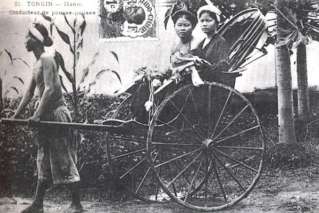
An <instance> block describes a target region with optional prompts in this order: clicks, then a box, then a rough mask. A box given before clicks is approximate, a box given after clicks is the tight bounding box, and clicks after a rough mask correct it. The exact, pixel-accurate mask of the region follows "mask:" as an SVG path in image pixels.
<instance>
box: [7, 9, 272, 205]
mask: <svg viewBox="0 0 319 213" xmlns="http://www.w3.org/2000/svg"><path fill="white" fill-rule="evenodd" d="M218 33H220V34H221V35H222V36H223V37H225V38H226V40H227V41H229V42H230V43H231V44H232V45H231V49H230V51H229V53H230V54H229V62H230V64H231V68H230V69H229V70H228V72H225V73H224V74H225V75H228V74H230V75H233V74H238V73H241V72H242V71H243V70H244V68H245V66H247V65H248V64H249V63H251V62H252V61H254V60H256V59H258V58H259V57H261V56H263V55H265V54H266V51H265V42H266V40H267V37H268V35H267V25H266V22H265V18H264V16H263V15H262V14H261V12H260V11H259V10H258V9H255V8H253V9H248V10H245V11H242V12H240V13H239V14H237V15H236V16H234V17H232V18H231V19H230V20H229V21H227V23H226V24H224V25H223V26H222V27H221V28H220V29H219V30H218ZM173 83H174V81H173V80H170V81H168V83H166V84H165V85H164V86H162V87H161V88H160V89H161V90H165V87H168V86H169V85H171V84H173ZM156 93H157V92H156V91H153V92H152V95H154V96H156ZM153 98H154V97H153ZM131 103H132V96H131V95H128V97H127V98H126V99H124V101H123V102H122V103H121V104H120V105H119V106H118V107H117V108H116V110H115V111H114V113H113V114H112V116H111V118H110V119H107V120H106V121H104V122H103V123H101V124H79V123H58V122H45V121H41V122H39V123H34V124H33V125H34V126H46V125H47V126H63V127H69V128H79V129H85V130H97V131H107V137H106V142H105V146H106V155H107V158H108V163H109V165H110V170H111V173H112V174H113V175H114V177H115V178H117V179H118V181H117V182H118V183H119V184H122V185H123V187H125V188H126V189H127V191H128V192H129V193H130V194H132V195H134V196H135V197H136V198H138V199H141V200H143V201H147V202H167V201H170V200H172V201H174V202H176V203H178V204H180V205H182V206H184V207H187V208H190V209H193V210H202V211H214V210H222V209H225V208H228V207H230V206H233V205H235V204H236V203H238V202H239V201H240V200H242V199H243V198H245V197H247V196H248V195H249V193H250V192H251V191H252V189H253V188H254V186H255V185H256V183H257V182H258V180H259V178H260V175H261V172H262V169H263V161H264V153H265V142H264V135H263V132H262V127H261V124H260V120H259V118H258V115H257V112H256V111H255V109H254V107H253V105H252V104H251V103H250V101H249V100H248V99H247V98H246V97H245V96H244V95H243V94H241V93H240V92H238V91H237V90H235V89H234V88H232V87H229V86H226V85H224V84H221V83H217V82H205V83H204V84H202V85H200V86H194V85H192V84H187V85H183V86H181V87H179V88H178V89H176V90H175V91H173V92H171V93H170V94H167V95H165V97H164V98H163V99H162V100H161V101H160V103H158V105H156V106H154V107H153V108H152V110H151V111H150V115H149V118H148V121H147V122H146V123H141V122H137V121H135V120H133V119H132V118H133V116H134V115H133V114H132V112H131V110H130V109H131V108H130V105H131ZM2 123H5V124H22V125H26V124H27V121H25V120H10V119H3V120H2Z"/></svg>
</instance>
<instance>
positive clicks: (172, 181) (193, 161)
mask: <svg viewBox="0 0 319 213" xmlns="http://www.w3.org/2000/svg"><path fill="white" fill-rule="evenodd" d="M201 155H202V152H200V153H199V154H198V155H197V156H196V157H195V158H194V159H193V160H192V161H191V162H190V163H189V164H188V165H187V166H186V167H185V168H184V169H182V171H180V172H179V173H178V174H177V175H176V176H175V177H174V178H173V180H171V181H170V182H169V183H168V184H167V187H169V186H170V185H171V184H172V183H174V182H175V181H176V180H177V179H178V178H179V177H180V176H181V175H182V174H184V172H186V170H187V169H188V168H189V167H190V166H191V165H192V164H193V163H195V161H196V160H197V159H198V158H199V157H200V156H201Z"/></svg>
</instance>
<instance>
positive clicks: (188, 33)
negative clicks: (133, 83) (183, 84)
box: [131, 9, 197, 123]
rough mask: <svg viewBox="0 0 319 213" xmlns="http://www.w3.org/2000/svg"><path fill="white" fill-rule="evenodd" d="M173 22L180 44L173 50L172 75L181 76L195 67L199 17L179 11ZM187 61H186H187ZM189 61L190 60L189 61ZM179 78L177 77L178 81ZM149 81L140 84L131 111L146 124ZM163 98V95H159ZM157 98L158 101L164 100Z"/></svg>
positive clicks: (188, 12) (173, 16)
mask: <svg viewBox="0 0 319 213" xmlns="http://www.w3.org/2000/svg"><path fill="white" fill-rule="evenodd" d="M172 20H173V23H174V29H175V32H176V34H177V36H178V38H179V39H178V42H177V44H176V45H174V46H173V48H172V49H171V58H170V63H171V68H172V75H173V76H179V71H181V70H183V69H184V68H188V69H193V68H194V66H192V65H193V64H191V65H190V64H189V62H190V63H193V62H192V57H193V55H192V54H191V52H192V50H193V49H195V44H194V39H193V36H192V33H193V30H194V28H195V26H196V24H197V17H196V15H194V14H193V13H191V12H190V11H188V10H184V9H182V10H179V11H177V12H175V13H174V14H172ZM185 59H186V60H185ZM187 59H189V60H187ZM178 78H179V77H176V79H177V81H178ZM149 84H150V82H149V81H145V82H142V83H140V85H139V86H138V88H137V90H136V92H135V94H133V102H132V105H131V110H132V112H133V114H134V115H135V117H136V119H137V120H138V121H141V122H143V123H145V122H146V121H147V118H148V116H147V115H148V111H147V110H148V108H149V107H150V106H147V105H146V106H145V103H147V100H148V99H149V95H150V92H149V86H150V85H149ZM159 96H161V97H162V98H163V96H164V95H163V94H161V95H159ZM161 97H157V98H158V99H162V98H161Z"/></svg>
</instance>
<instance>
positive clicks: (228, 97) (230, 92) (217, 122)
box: [210, 91, 232, 138]
mask: <svg viewBox="0 0 319 213" xmlns="http://www.w3.org/2000/svg"><path fill="white" fill-rule="evenodd" d="M231 95H232V91H229V93H228V96H227V99H226V101H225V103H224V106H223V108H222V110H221V112H220V114H219V117H218V119H217V121H216V124H215V127H214V130H213V133H212V134H211V136H210V138H213V137H214V135H215V133H216V130H217V127H218V125H219V122H220V119H221V118H222V117H223V115H224V112H225V109H226V106H227V104H228V102H229V99H230V97H231Z"/></svg>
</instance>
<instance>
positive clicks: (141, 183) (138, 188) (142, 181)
mask: <svg viewBox="0 0 319 213" xmlns="http://www.w3.org/2000/svg"><path fill="white" fill-rule="evenodd" d="M157 156H158V153H156V155H155V157H154V158H153V159H152V160H153V162H154V161H155V160H156V159H157ZM150 170H151V167H150V166H149V167H148V169H147V171H146V172H145V174H144V176H143V178H142V180H141V182H140V183H139V185H138V187H137V189H136V191H135V193H136V194H137V193H138V191H139V190H140V188H141V187H142V185H143V183H144V181H145V179H146V177H147V175H148V173H149V172H150Z"/></svg>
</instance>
